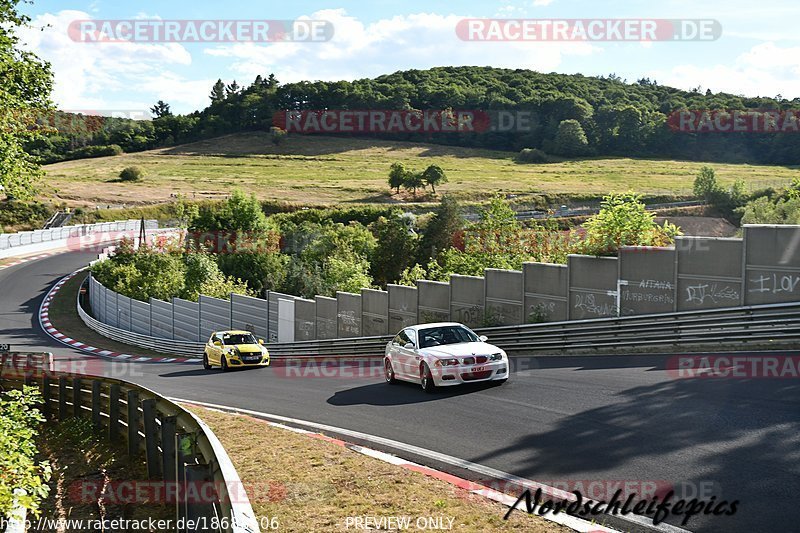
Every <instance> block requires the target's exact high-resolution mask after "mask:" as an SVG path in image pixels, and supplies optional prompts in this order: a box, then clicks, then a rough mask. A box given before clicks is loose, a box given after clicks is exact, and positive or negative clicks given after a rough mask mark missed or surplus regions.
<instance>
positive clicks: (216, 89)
mask: <svg viewBox="0 0 800 533" xmlns="http://www.w3.org/2000/svg"><path fill="white" fill-rule="evenodd" d="M209 98H211V103H212V104H217V103H219V102H222V101H223V100H225V84H224V83H222V80H221V79H218V80H217V82H216V83H215V84H214V86H213V87H212V88H211V94H210V95H209Z"/></svg>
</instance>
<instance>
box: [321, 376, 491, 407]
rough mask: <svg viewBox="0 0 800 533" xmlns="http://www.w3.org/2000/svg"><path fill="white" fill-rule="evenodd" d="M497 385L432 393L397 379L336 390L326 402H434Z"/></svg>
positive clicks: (453, 388)
mask: <svg viewBox="0 0 800 533" xmlns="http://www.w3.org/2000/svg"><path fill="white" fill-rule="evenodd" d="M496 387H498V385H497V384H491V383H475V384H467V385H459V386H454V387H441V388H438V389H436V390H435V391H434V392H433V393H430V394H429V393H427V392H425V391H424V390H422V388H421V387H420V386H419V385H416V384H414V383H409V382H405V381H398V382H397V384H395V385H389V384H388V383H385V382H381V383H372V384H370V385H362V386H361V387H355V388H352V389H347V390H343V391H339V392H336V393H335V394H334V395H333V396H331V397H330V398H328V404H330V405H336V406H346V405H378V406H388V405H409V404H415V403H426V402H435V401H437V400H443V399H445V398H454V397H457V396H463V395H465V394H472V393H476V392H480V391H486V390H490V389H494V388H496Z"/></svg>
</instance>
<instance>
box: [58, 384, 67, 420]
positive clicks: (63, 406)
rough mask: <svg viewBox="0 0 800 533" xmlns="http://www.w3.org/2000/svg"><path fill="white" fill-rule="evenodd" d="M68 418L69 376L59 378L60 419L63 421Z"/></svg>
mask: <svg viewBox="0 0 800 533" xmlns="http://www.w3.org/2000/svg"><path fill="white" fill-rule="evenodd" d="M66 418H67V378H66V377H64V376H59V378H58V420H59V422H63V421H64V420H66Z"/></svg>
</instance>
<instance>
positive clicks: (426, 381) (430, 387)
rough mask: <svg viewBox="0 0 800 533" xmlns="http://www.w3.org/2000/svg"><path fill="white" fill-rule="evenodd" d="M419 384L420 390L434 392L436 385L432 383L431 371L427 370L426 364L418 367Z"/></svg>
mask: <svg viewBox="0 0 800 533" xmlns="http://www.w3.org/2000/svg"><path fill="white" fill-rule="evenodd" d="M419 374H420V376H419V383H420V385H422V390H424V391H425V392H428V393H431V392H433V391H435V390H436V383H434V382H433V375H432V374H431V369H430V368H428V363H422V366H420V367H419Z"/></svg>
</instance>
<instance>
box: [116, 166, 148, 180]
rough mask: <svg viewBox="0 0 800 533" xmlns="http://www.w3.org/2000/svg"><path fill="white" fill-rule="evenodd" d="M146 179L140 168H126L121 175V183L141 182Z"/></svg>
mask: <svg viewBox="0 0 800 533" xmlns="http://www.w3.org/2000/svg"><path fill="white" fill-rule="evenodd" d="M143 177H144V171H143V170H142V169H141V168H139V167H125V168H124V169H122V172H120V173H119V179H120V181H139V180H141V179H142V178H143Z"/></svg>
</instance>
